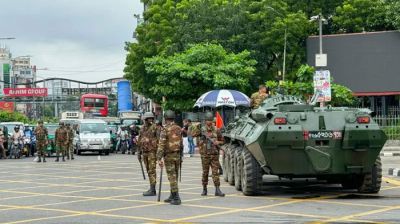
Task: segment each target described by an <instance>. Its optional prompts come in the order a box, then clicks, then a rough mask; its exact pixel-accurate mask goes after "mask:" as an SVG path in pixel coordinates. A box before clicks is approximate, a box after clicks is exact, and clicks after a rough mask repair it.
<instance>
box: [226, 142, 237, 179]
mask: <svg viewBox="0 0 400 224" xmlns="http://www.w3.org/2000/svg"><path fill="white" fill-rule="evenodd" d="M229 151H230V152H229V172H228V183H229V184H230V185H232V186H233V185H235V151H236V148H229Z"/></svg>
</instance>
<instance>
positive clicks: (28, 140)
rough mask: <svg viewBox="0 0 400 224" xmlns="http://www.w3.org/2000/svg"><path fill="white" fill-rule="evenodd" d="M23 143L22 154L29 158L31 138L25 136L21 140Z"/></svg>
mask: <svg viewBox="0 0 400 224" xmlns="http://www.w3.org/2000/svg"><path fill="white" fill-rule="evenodd" d="M23 143H24V144H23V150H22V152H23V154H24V155H25V156H26V157H29V154H31V138H30V137H29V136H25V137H24V138H23Z"/></svg>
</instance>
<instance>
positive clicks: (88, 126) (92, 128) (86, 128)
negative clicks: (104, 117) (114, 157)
mask: <svg viewBox="0 0 400 224" xmlns="http://www.w3.org/2000/svg"><path fill="white" fill-rule="evenodd" d="M80 131H81V132H82V133H83V132H90V133H109V130H108V127H107V125H106V124H96V123H81V124H80Z"/></svg>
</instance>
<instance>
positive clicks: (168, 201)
mask: <svg viewBox="0 0 400 224" xmlns="http://www.w3.org/2000/svg"><path fill="white" fill-rule="evenodd" d="M172 198H173V197H172V192H171V193H170V194H169V197H168V198H167V199H165V200H164V202H165V203H171V201H172Z"/></svg>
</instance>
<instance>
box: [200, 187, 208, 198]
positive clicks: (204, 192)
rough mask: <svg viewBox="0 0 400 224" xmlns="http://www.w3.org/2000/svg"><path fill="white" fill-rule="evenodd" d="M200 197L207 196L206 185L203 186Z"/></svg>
mask: <svg viewBox="0 0 400 224" xmlns="http://www.w3.org/2000/svg"><path fill="white" fill-rule="evenodd" d="M201 196H207V185H203V192H202V193H201Z"/></svg>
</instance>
